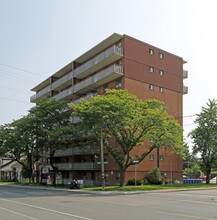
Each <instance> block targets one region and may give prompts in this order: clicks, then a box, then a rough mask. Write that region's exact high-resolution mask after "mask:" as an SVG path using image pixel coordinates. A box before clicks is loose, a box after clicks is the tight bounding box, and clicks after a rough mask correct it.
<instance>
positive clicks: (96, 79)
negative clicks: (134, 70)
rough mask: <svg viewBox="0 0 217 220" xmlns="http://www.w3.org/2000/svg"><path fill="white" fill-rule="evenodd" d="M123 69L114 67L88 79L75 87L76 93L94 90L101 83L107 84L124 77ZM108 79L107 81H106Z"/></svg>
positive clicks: (117, 66)
mask: <svg viewBox="0 0 217 220" xmlns="http://www.w3.org/2000/svg"><path fill="white" fill-rule="evenodd" d="M122 74H123V73H122V67H121V66H119V65H113V66H111V67H109V68H107V69H105V70H102V71H100V72H99V73H97V74H95V75H93V76H91V77H89V78H87V79H86V80H84V81H82V82H80V83H77V84H75V85H74V92H75V93H76V92H78V93H79V92H81V93H82V92H87V91H88V90H89V89H90V88H91V89H94V88H96V87H98V86H99V85H100V82H101V83H102V84H103V83H107V82H109V81H111V80H114V79H116V78H118V77H120V76H122ZM106 78H107V80H106Z"/></svg>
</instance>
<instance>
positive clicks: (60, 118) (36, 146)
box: [0, 99, 79, 184]
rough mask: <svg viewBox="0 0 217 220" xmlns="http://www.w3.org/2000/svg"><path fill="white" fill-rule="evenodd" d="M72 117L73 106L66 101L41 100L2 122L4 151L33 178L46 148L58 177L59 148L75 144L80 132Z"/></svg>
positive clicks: (1, 146) (0, 136)
mask: <svg viewBox="0 0 217 220" xmlns="http://www.w3.org/2000/svg"><path fill="white" fill-rule="evenodd" d="M70 117H71V109H70V108H69V107H68V105H67V104H66V103H65V102H61V101H55V100H53V99H43V100H41V101H39V102H38V103H37V105H36V106H35V107H33V108H31V109H30V110H29V113H28V115H27V116H24V117H23V118H21V119H19V120H16V121H14V122H13V123H11V124H7V125H4V126H1V128H0V153H2V154H4V155H7V156H9V157H10V158H12V159H14V160H16V161H18V162H19V163H20V164H22V166H23V168H24V170H25V171H26V173H28V174H30V175H31V177H32V182H33V181H34V176H33V164H34V163H35V162H37V161H38V160H39V158H40V151H41V150H42V148H43V149H44V150H46V152H47V153H48V154H49V157H50V164H51V166H52V168H53V170H54V180H55V174H56V172H57V167H55V164H54V153H55V151H56V150H58V149H63V148H67V147H71V145H72V143H73V140H74V137H73V135H75V134H77V136H78V134H79V133H76V132H75V129H74V128H75V127H74V126H73V125H72V123H71V121H70ZM54 184H55V182H54Z"/></svg>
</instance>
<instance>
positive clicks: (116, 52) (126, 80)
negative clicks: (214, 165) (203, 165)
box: [30, 33, 188, 185]
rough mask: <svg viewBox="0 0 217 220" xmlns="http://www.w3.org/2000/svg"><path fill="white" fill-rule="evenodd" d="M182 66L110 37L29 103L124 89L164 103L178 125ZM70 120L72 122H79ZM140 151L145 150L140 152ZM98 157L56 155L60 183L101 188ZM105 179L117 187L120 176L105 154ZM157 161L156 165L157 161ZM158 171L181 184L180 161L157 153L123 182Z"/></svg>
mask: <svg viewBox="0 0 217 220" xmlns="http://www.w3.org/2000/svg"><path fill="white" fill-rule="evenodd" d="M185 63H186V62H185V61H184V60H183V59H182V58H181V57H179V56H176V55H174V54H171V53H169V52H167V51H164V50H162V49H159V48H157V47H155V46H152V45H149V44H147V43H144V42H142V41H140V40H137V39H135V38H133V37H130V36H127V35H121V34H117V33H114V34H112V35H111V36H109V37H108V38H106V39H105V40H103V41H102V42H100V43H99V44H97V45H96V46H94V47H93V48H91V49H90V50H88V51H87V52H85V53H84V54H82V55H81V56H80V57H78V58H77V59H75V60H73V61H72V62H70V63H69V64H68V65H66V66H65V67H63V68H62V69H60V70H59V71H57V72H56V73H54V74H53V75H51V76H50V77H49V78H47V79H46V80H44V81H43V82H41V83H40V84H38V85H37V86H35V87H34V88H33V89H32V91H34V92H35V94H34V95H33V96H32V97H31V99H30V100H31V102H37V101H38V100H40V99H41V98H44V97H52V98H54V99H56V100H65V101H66V102H74V103H75V104H76V103H79V100H80V99H81V98H82V99H86V100H90V99H91V97H92V96H95V95H98V94H104V92H105V90H106V89H107V88H108V89H125V90H127V91H129V92H130V93H132V94H134V95H136V96H137V97H138V98H139V99H142V100H145V99H148V98H155V99H158V100H160V101H163V102H164V103H165V104H166V106H167V109H168V112H169V113H170V114H171V115H172V116H173V117H175V118H176V119H177V120H178V121H179V123H180V124H181V125H182V117H183V95H184V94H187V93H188V87H186V86H184V85H183V79H185V78H187V77H188V71H186V70H184V69H183V64H185ZM78 121H79V119H78V118H73V122H74V123H76V122H78ZM144 147H145V146H144ZM99 154H100V152H94V151H91V149H86V150H85V151H84V150H81V149H80V148H79V146H72V147H70V148H68V149H66V150H60V151H57V152H56V153H55V157H56V166H57V167H58V169H59V171H60V172H61V175H62V178H63V180H64V182H67V181H68V180H69V179H71V178H77V179H83V180H84V182H85V184H86V185H94V184H95V185H97V184H100V182H101V166H100V164H98V163H97V158H98V156H99ZM157 155H158V156H157ZM104 157H105V160H106V161H107V162H108V163H107V164H106V165H105V178H106V183H107V184H118V182H119V178H120V173H119V168H118V166H117V164H116V163H115V161H114V159H113V158H112V157H111V155H109V154H108V153H106V152H105V156H104ZM157 158H158V159H157ZM157 164H158V165H159V167H160V169H161V172H162V173H163V175H164V177H165V179H167V180H170V179H180V180H181V179H182V168H183V165H182V159H181V158H180V157H179V156H178V155H176V154H173V155H171V154H170V153H169V149H167V148H166V147H162V149H160V150H159V152H158V154H157V151H153V153H151V154H150V155H149V157H148V158H145V159H144V160H143V161H142V162H141V163H140V164H135V165H134V166H131V167H129V169H128V170H127V172H126V180H127V179H129V178H134V177H135V172H136V175H137V178H142V179H143V178H144V177H145V175H146V174H147V172H149V171H150V170H151V169H153V168H154V167H156V166H157Z"/></svg>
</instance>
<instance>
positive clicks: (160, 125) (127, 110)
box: [70, 90, 184, 186]
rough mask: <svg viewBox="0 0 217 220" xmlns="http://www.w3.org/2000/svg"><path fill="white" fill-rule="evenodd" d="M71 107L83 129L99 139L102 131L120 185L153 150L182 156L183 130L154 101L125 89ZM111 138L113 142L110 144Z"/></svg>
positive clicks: (111, 91) (162, 106)
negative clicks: (165, 149) (163, 148)
mask: <svg viewBox="0 0 217 220" xmlns="http://www.w3.org/2000/svg"><path fill="white" fill-rule="evenodd" d="M70 106H71V107H72V109H73V115H74V116H78V117H80V118H81V119H82V120H81V122H80V123H81V125H82V126H83V128H84V129H86V130H91V131H92V133H93V134H94V135H95V136H96V137H97V138H98V140H100V137H101V132H102V136H103V140H104V145H105V147H106V148H107V150H108V152H109V153H110V154H111V155H112V156H113V157H114V159H115V160H116V162H117V164H118V165H119V167H120V186H123V184H124V179H125V171H126V170H127V168H128V167H129V166H131V165H133V164H134V161H135V160H137V161H138V162H141V161H142V160H143V159H144V158H145V157H146V156H147V155H148V154H149V153H150V152H151V151H153V150H154V149H156V148H158V147H160V146H162V145H163V146H169V147H171V149H174V150H175V151H176V152H178V153H180V154H183V149H184V147H183V145H182V129H181V127H180V125H179V124H178V123H177V122H176V121H175V120H174V119H173V118H172V117H170V116H169V115H168V113H167V112H166V109H165V106H164V104H163V103H161V102H159V101H157V100H146V101H141V100H139V99H137V97H136V96H134V95H132V94H129V93H128V92H126V91H124V90H109V91H107V92H106V95H105V96H100V95H99V96H95V97H93V98H92V99H91V101H85V100H82V101H81V102H80V103H79V104H78V105H74V104H70ZM111 137H112V138H114V139H115V142H109V139H110V138H111ZM144 141H146V142H145V143H146V146H147V148H146V150H144V151H143V152H142V153H141V154H138V155H135V154H134V153H133V150H134V149H135V148H141V145H143V144H144ZM111 143H114V144H111Z"/></svg>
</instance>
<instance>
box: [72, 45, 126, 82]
mask: <svg viewBox="0 0 217 220" xmlns="http://www.w3.org/2000/svg"><path fill="white" fill-rule="evenodd" d="M113 54H116V55H118V57H117V58H116V57H114V60H111V62H114V61H115V59H120V57H122V56H123V49H122V48H121V47H119V46H116V45H114V46H112V47H110V48H109V49H107V50H105V51H103V52H102V53H100V54H99V55H98V56H96V57H94V58H93V59H91V60H89V61H87V62H86V63H84V64H83V65H81V66H79V67H78V68H76V69H75V70H74V77H77V78H83V77H87V76H88V74H91V73H93V72H95V71H97V70H96V69H93V70H92V71H91V69H92V68H93V67H94V66H97V65H98V64H100V63H101V62H103V61H105V60H107V59H109V57H110V56H112V55H113ZM108 64H109V63H108ZM86 71H88V73H87V74H85V72H86Z"/></svg>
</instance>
